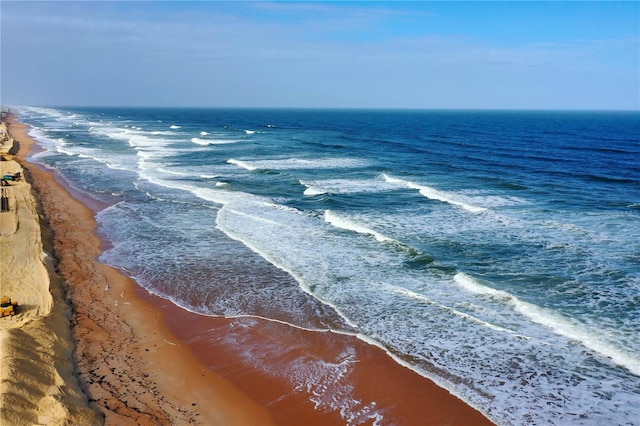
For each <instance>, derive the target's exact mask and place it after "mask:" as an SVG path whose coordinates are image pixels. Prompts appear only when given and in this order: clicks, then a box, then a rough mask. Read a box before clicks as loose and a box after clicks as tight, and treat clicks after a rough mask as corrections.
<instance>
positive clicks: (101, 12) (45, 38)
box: [0, 0, 640, 110]
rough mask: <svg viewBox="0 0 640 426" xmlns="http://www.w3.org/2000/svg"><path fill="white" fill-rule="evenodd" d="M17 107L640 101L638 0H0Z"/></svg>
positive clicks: (600, 106)
mask: <svg viewBox="0 0 640 426" xmlns="http://www.w3.org/2000/svg"><path fill="white" fill-rule="evenodd" d="M0 24H1V26H0V36H1V40H0V43H1V45H0V47H1V50H0V59H1V63H0V101H1V103H2V105H8V106H20V105H31V106H132V107H134V106H163V107H261V108H263V107H264V108H268V107H285V108H419V109H552V110H556V109H579V110H584V109H588V110H640V2H638V1H623V2H614V1H590V2H578V1H550V2H542V1H532V2H526V1H501V2H488V1H469V2H456V1H436V2H426V1H425V2H421V1H411V2H397V1H396V2H384V1H358V2H343V1H332V2H309V1H305V2H248V1H231V2H221V1H193V2H190V1H180V2H171V1H126V2H118V1H101V2H98V1H78V2H75V1H44V2H36V1H24V0H22V1H11V0H2V1H0Z"/></svg>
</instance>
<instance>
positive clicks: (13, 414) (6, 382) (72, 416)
mask: <svg viewBox="0 0 640 426" xmlns="http://www.w3.org/2000/svg"><path fill="white" fill-rule="evenodd" d="M5 129H6V128H5ZM5 135H6V133H5V130H4V129H3V131H2V132H0V138H2V146H1V147H0V155H2V156H3V158H4V159H5V161H0V174H1V175H5V174H14V173H16V172H18V171H20V172H21V173H23V174H24V171H23V170H22V168H21V167H20V165H19V164H18V163H17V162H16V161H14V159H13V156H11V155H8V152H9V151H10V150H11V148H12V146H13V140H12V139H11V138H9V137H4V136H5ZM2 188H3V192H4V194H3V195H5V196H6V197H8V198H9V205H10V208H11V210H10V211H8V212H2V213H0V294H2V295H3V296H5V295H6V296H9V297H11V298H12V299H13V300H17V301H18V302H19V303H20V310H19V314H18V315H16V316H12V317H4V318H0V424H43V425H45V424H46V425H59V424H60V425H61V424H85V425H89V424H100V423H102V416H101V415H100V414H98V413H97V412H95V411H94V410H91V409H90V408H89V407H88V402H87V399H86V397H85V395H84V394H83V393H82V391H81V390H80V387H79V386H78V383H77V380H76V378H75V376H74V375H73V367H72V364H71V362H70V360H71V354H72V349H73V347H72V345H71V336H70V332H69V327H68V324H69V315H68V311H67V310H66V304H64V303H63V301H62V298H61V294H60V292H59V291H58V292H57V293H56V292H55V288H53V287H58V288H59V287H60V283H57V284H58V285H57V286H52V288H53V289H54V293H53V294H52V293H51V292H50V284H51V282H50V278H49V272H48V270H47V262H48V257H47V255H46V254H45V252H44V251H43V245H42V238H41V232H40V223H39V217H38V212H37V204H36V200H35V199H34V197H33V196H32V194H31V185H30V184H29V183H27V182H26V181H25V180H24V179H21V180H20V181H17V182H11V183H10V185H9V186H3V187H2ZM49 266H50V265H49ZM52 276H53V278H54V279H57V278H56V277H55V274H52Z"/></svg>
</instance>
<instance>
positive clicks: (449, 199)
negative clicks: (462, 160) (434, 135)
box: [382, 174, 487, 213]
mask: <svg viewBox="0 0 640 426" xmlns="http://www.w3.org/2000/svg"><path fill="white" fill-rule="evenodd" d="M382 177H383V178H384V179H385V180H386V181H387V182H388V183H392V184H396V185H403V186H406V187H407V188H411V189H417V190H418V192H419V193H420V194H421V195H422V196H424V197H427V198H429V199H431V200H437V201H442V202H443V203H449V204H451V205H454V206H457V207H461V208H463V209H464V210H467V211H469V212H472V213H482V212H485V211H487V209H486V208H484V207H478V206H474V205H472V204H469V203H466V202H464V201H463V200H462V199H461V198H462V197H460V196H458V195H456V194H452V193H450V192H445V191H440V190H438V189H435V188H432V187H430V186H427V185H420V184H417V183H414V182H411V181H406V180H403V179H398V178H394V177H391V176H389V175H387V174H383V175H382Z"/></svg>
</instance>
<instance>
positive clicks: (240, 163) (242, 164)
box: [227, 158, 258, 171]
mask: <svg viewBox="0 0 640 426" xmlns="http://www.w3.org/2000/svg"><path fill="white" fill-rule="evenodd" d="M227 163H228V164H234V165H236V166H238V167H242V168H243V169H247V170H250V171H253V170H256V169H257V168H258V167H256V166H254V165H252V164H250V163H251V162H247V161H240V160H234V159H233V158H231V159H230V160H227Z"/></svg>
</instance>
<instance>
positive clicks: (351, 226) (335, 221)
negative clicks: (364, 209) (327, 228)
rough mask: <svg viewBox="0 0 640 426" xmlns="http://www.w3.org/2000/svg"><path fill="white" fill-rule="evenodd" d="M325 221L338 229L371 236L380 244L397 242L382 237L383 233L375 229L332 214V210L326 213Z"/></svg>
mask: <svg viewBox="0 0 640 426" xmlns="http://www.w3.org/2000/svg"><path fill="white" fill-rule="evenodd" d="M324 220H325V222H327V223H330V224H331V225H333V226H335V227H336V228H340V229H345V230H348V231H354V232H357V233H358V234H365V235H371V236H373V237H374V238H375V239H376V240H378V241H380V242H397V241H396V240H394V239H393V238H390V237H387V236H385V235H382V234H381V233H379V232H377V231H374V230H373V229H369V228H367V227H366V226H363V225H360V224H358V223H356V222H354V221H352V220H350V219H347V218H346V217H343V216H340V215H338V214H336V213H334V212H332V211H331V210H326V211H325V212H324Z"/></svg>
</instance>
